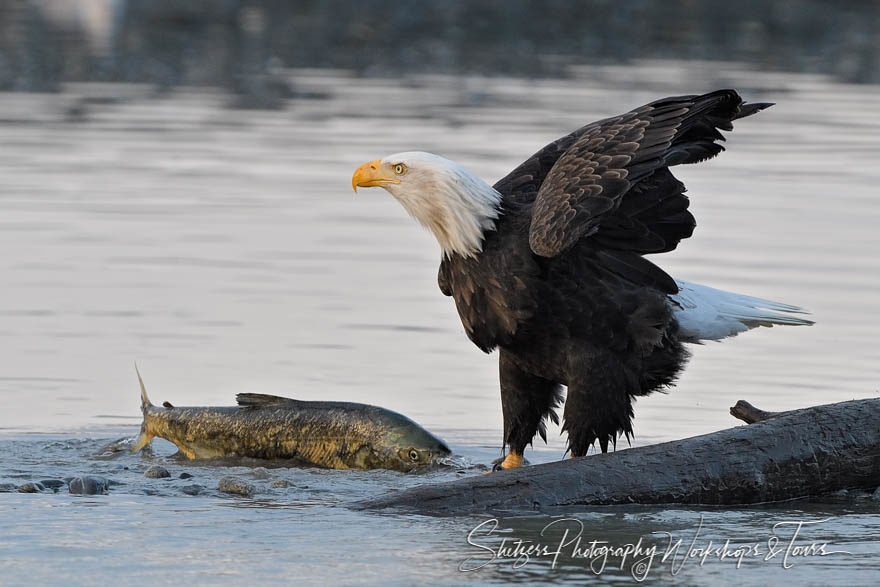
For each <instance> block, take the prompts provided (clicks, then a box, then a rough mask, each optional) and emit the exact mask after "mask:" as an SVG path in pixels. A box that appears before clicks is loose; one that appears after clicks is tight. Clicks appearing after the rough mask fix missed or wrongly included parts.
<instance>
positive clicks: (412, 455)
mask: <svg viewBox="0 0 880 587" xmlns="http://www.w3.org/2000/svg"><path fill="white" fill-rule="evenodd" d="M409 458H410V459H411V460H412V461H414V462H415V461H417V460H419V451H417V450H416V449H414V448H411V449H409Z"/></svg>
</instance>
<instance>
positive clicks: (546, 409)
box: [498, 349, 562, 469]
mask: <svg viewBox="0 0 880 587" xmlns="http://www.w3.org/2000/svg"><path fill="white" fill-rule="evenodd" d="M498 364H499V376H500V377H499V378H500V380H501V411H502V413H503V415H504V442H505V443H506V444H507V446H508V447H510V452H509V453H508V454H507V456H506V457H505V459H504V461H502V462H501V463H500V465H498V468H501V469H515V468H517V467H520V466H522V461H523V452H524V451H525V449H526V445H528V444H531V442H532V439H533V438H534V437H535V434H540V435H541V438H543V439H544V441H545V442H546V440H547V432H546V430H545V426H544V418H546V417H549V418H550V419H552V420H553V421H554V422H558V419H557V416H556V414H555V413H554V411H553V409H554V408H555V407H556V406H558V405H559V402H560V401H561V397H562V394H561V390H560V387H559V385H558V384H557V383H554V382H553V381H550V380H549V379H544V378H543V377H538V376H536V375H532V374H531V373H528V372H526V371H524V370H523V369H521V368H520V367H519V365H518V364H517V362H516V358H515V357H514V355H513V354H511V353H510V352H508V351H506V350H504V349H501V351H500V353H499V360H498Z"/></svg>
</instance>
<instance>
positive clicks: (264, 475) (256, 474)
mask: <svg viewBox="0 0 880 587" xmlns="http://www.w3.org/2000/svg"><path fill="white" fill-rule="evenodd" d="M251 476H252V477H253V478H254V479H258V480H260V481H265V480H266V479H268V478H269V471H267V470H266V467H257V468H256V469H254V470H253V471H251Z"/></svg>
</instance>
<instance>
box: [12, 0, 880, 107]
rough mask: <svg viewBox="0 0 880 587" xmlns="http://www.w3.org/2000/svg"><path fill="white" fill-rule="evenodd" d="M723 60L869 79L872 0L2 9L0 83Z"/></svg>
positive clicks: (126, 1) (239, 78) (175, 81)
mask: <svg viewBox="0 0 880 587" xmlns="http://www.w3.org/2000/svg"><path fill="white" fill-rule="evenodd" d="M646 58H650V59H699V60H711V61H715V62H718V63H719V64H721V63H724V62H730V61H736V62H741V63H744V64H748V65H753V66H756V67H759V68H760V69H762V70H767V71H774V70H775V71H788V72H802V73H823V74H828V75H831V76H833V77H834V78H836V79H839V80H841V81H848V82H857V83H876V82H878V81H880V67H878V66H880V5H878V4H877V3H876V2H872V1H870V0H854V1H851V2H844V3H835V2H829V1H824V0H803V1H797V0H743V1H742V2H725V1H723V0H705V1H701V0H672V1H668V2H667V1H664V2H652V1H649V0H634V1H631V2H615V1H612V0H592V1H583V2H572V1H570V0H547V1H536V0H510V1H500V0H499V1H486V2H468V1H465V0H393V1H392V0H365V1H363V2H351V1H346V0H324V1H320V2H319V1H300V2H287V1H285V0H263V1H260V0H251V1H236V0H191V1H188V2H176V1H174V0H3V2H2V3H0V89H4V90H16V91H49V92H51V91H58V90H60V89H61V85H62V84H64V83H65V82H72V81H93V82H94V81H112V82H123V81H125V82H135V83H149V84H155V85H156V87H157V88H160V89H170V88H174V87H177V86H182V85H196V86H213V87H218V88H225V89H227V90H230V91H232V92H235V93H236V94H238V95H239V96H242V100H243V102H242V103H243V104H247V105H253V106H257V105H262V106H275V107H281V106H283V99H284V98H289V97H291V96H292V95H293V92H294V91H295V78H294V79H291V76H290V75H289V74H290V72H289V69H290V68H303V67H305V68H316V67H317V68H329V69H346V70H349V71H352V72H354V73H356V74H357V75H359V76H391V75H395V76H396V75H403V76H405V75H411V74H423V73H426V72H434V73H446V74H455V75H463V74H477V75H490V76H498V75H514V76H525V77H531V76H539V77H547V76H562V77H564V76H566V75H568V74H569V73H570V67H571V66H573V65H579V64H597V63H613V64H619V63H627V62H630V61H633V60H640V59H646Z"/></svg>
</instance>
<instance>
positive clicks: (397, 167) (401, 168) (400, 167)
mask: <svg viewBox="0 0 880 587" xmlns="http://www.w3.org/2000/svg"><path fill="white" fill-rule="evenodd" d="M392 169H394V173H396V174H397V175H403V174H404V173H406V165H404V164H403V163H398V164H397V165H395V166H394V167H393V168H392ZM410 454H412V453H410Z"/></svg>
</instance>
